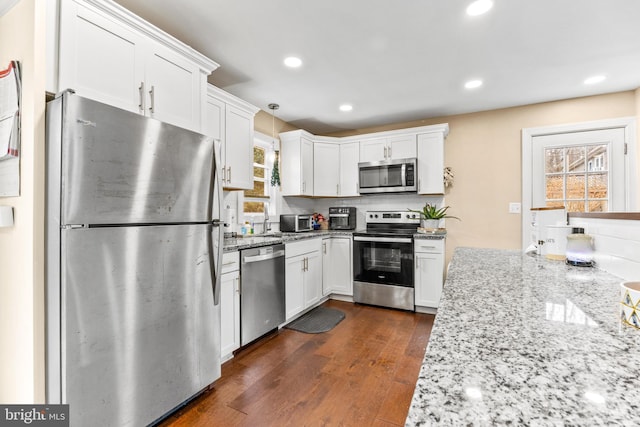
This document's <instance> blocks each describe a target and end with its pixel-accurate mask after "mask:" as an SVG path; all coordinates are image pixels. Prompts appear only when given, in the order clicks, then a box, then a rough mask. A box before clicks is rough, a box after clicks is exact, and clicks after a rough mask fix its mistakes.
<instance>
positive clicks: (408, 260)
mask: <svg viewBox="0 0 640 427" xmlns="http://www.w3.org/2000/svg"><path fill="white" fill-rule="evenodd" d="M353 277H354V281H357V282H367V283H379V284H383V285H396V286H403V287H407V288H413V240H412V239H411V238H410V237H381V236H361V235H360V236H354V237H353Z"/></svg>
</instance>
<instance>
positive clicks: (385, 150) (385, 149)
mask: <svg viewBox="0 0 640 427" xmlns="http://www.w3.org/2000/svg"><path fill="white" fill-rule="evenodd" d="M384 158H385V159H386V158H387V147H384Z"/></svg>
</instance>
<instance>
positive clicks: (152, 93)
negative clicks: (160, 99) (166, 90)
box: [149, 86, 156, 114]
mask: <svg viewBox="0 0 640 427" xmlns="http://www.w3.org/2000/svg"><path fill="white" fill-rule="evenodd" d="M155 92H156V91H155V88H154V87H153V86H151V90H150V91H149V100H150V101H151V105H150V106H149V112H150V113H151V114H153V113H155V110H154V108H155V98H156V97H155Z"/></svg>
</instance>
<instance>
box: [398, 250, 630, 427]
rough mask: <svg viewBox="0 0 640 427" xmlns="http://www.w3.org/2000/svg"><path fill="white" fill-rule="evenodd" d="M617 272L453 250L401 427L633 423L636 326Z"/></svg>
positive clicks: (519, 255)
mask: <svg viewBox="0 0 640 427" xmlns="http://www.w3.org/2000/svg"><path fill="white" fill-rule="evenodd" d="M621 281H622V279H620V278H618V277H616V276H612V275H610V274H608V273H606V272H603V271H601V270H598V269H596V268H589V267H571V266H567V265H566V264H564V263H562V262H559V261H549V260H545V259H544V258H542V257H539V256H530V255H525V254H523V253H522V252H520V251H505V250H496V249H472V248H457V249H456V250H455V253H454V256H453V260H452V262H451V266H450V268H449V272H448V276H447V281H446V284H445V288H444V292H443V296H442V300H441V305H440V307H439V309H438V314H437V316H436V320H435V323H434V327H433V330H432V332H431V337H430V340H429V344H428V346H427V351H426V354H425V358H424V361H423V365H422V368H421V371H420V375H419V378H418V382H417V384H416V388H415V392H414V395H413V400H412V402H411V407H410V409H409V414H408V416H407V419H406V426H431V425H441V426H492V425H531V426H565V425H571V426H592V425H621V426H632V425H633V426H637V425H640V330H636V329H635V328H633V327H630V326H627V325H623V324H622V323H621V322H620V320H619V299H620V295H619V293H620V290H619V284H620V282H621Z"/></svg>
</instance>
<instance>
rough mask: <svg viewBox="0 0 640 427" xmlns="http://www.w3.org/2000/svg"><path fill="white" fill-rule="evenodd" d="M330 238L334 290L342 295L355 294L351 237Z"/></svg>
mask: <svg viewBox="0 0 640 427" xmlns="http://www.w3.org/2000/svg"><path fill="white" fill-rule="evenodd" d="M330 240H331V245H330V253H331V268H330V270H329V271H330V275H331V278H330V281H331V287H332V289H333V292H334V293H337V294H342V295H353V267H352V259H353V254H352V253H351V239H350V238H348V237H333V238H331V239H330ZM323 279H324V276H323Z"/></svg>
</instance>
